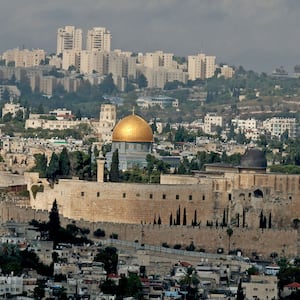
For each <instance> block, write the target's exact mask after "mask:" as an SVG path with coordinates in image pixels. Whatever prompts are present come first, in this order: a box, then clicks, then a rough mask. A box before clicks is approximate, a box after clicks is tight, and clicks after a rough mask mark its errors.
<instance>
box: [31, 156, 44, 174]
mask: <svg viewBox="0 0 300 300" xmlns="http://www.w3.org/2000/svg"><path fill="white" fill-rule="evenodd" d="M34 159H35V167H33V168H32V169H31V171H32V172H38V173H39V176H40V177H42V178H45V177H46V171H47V157H46V155H45V154H41V153H38V154H34Z"/></svg>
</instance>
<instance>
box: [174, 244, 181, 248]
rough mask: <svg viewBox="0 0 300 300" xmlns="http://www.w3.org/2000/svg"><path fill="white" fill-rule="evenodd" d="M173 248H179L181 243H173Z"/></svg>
mask: <svg viewBox="0 0 300 300" xmlns="http://www.w3.org/2000/svg"><path fill="white" fill-rule="evenodd" d="M173 248H174V249H181V245H180V244H175V245H174V247H173Z"/></svg>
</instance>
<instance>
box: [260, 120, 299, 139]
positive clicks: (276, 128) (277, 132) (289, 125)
mask: <svg viewBox="0 0 300 300" xmlns="http://www.w3.org/2000/svg"><path fill="white" fill-rule="evenodd" d="M263 128H264V129H265V130H267V131H268V132H269V133H270V134H271V135H272V136H277V137H280V136H281V135H282V134H283V133H284V132H286V131H287V132H288V135H289V137H290V138H292V139H293V138H296V137H297V131H298V125H297V121H296V118H279V117H274V118H271V119H267V120H265V121H264V122H263Z"/></svg>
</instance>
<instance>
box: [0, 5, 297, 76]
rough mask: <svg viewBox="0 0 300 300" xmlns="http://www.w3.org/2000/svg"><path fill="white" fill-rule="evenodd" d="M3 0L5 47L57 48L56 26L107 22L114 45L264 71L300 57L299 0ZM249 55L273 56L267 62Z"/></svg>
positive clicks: (1, 33) (0, 35) (1, 18)
mask: <svg viewBox="0 0 300 300" xmlns="http://www.w3.org/2000/svg"><path fill="white" fill-rule="evenodd" d="M3 1H4V3H1V10H0V28H1V30H0V40H1V46H0V52H3V51H5V50H6V49H9V48H14V47H17V46H22V45H23V44H24V45H25V46H26V47H27V48H38V47H40V48H44V49H46V50H47V51H53V50H54V49H56V31H57V29H58V28H59V27H62V26H65V25H74V26H76V27H80V28H83V29H84V30H85V31H86V30H87V29H89V28H91V27H94V26H103V27H107V28H108V29H109V30H110V31H111V33H112V37H113V38H112V45H113V47H114V48H121V49H123V50H132V51H143V52H145V51H153V50H158V49H161V50H164V51H168V52H173V53H175V54H177V55H188V54H195V53H197V52H199V51H201V50H202V51H205V52H206V53H208V54H212V55H216V56H217V60H218V61H223V62H224V61H227V62H230V63H232V64H243V62H245V63H246V62H247V64H249V67H250V68H253V69H255V68H257V69H263V70H265V71H271V70H270V69H271V68H272V67H273V65H276V64H277V65H285V64H287V65H292V64H297V63H299V62H300V57H298V56H297V52H298V49H299V46H300V45H299V43H300V42H299V38H298V35H299V34H298V27H299V24H298V23H299V17H300V1H298V0H285V1H282V0H272V1H269V0H251V1H249V0H213V1H212V0H201V1H199V0H185V1H182V0H151V1H149V0H104V1H96V0H84V1H82V0H81V1H79V0H63V1H61V0H52V1H41V0H24V1H20V0H3ZM249 53H256V54H257V55H259V54H260V53H261V56H263V57H264V56H266V55H267V56H268V57H266V59H265V63H263V61H264V60H263V59H261V56H259V59H258V58H257V57H256V56H253V55H249ZM283 54H284V55H283ZM235 59H238V60H239V61H234V60H235ZM258 61H260V63H258Z"/></svg>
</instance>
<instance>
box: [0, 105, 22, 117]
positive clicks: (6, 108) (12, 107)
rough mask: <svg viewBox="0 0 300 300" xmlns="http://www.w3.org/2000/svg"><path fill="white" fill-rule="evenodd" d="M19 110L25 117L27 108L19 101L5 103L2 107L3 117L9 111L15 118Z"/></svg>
mask: <svg viewBox="0 0 300 300" xmlns="http://www.w3.org/2000/svg"><path fill="white" fill-rule="evenodd" d="M18 111H22V113H23V117H24V113H25V108H24V107H22V106H21V105H20V104H19V103H16V104H14V103H5V104H4V106H3V108H2V117H3V116H5V115H6V114H8V113H11V115H12V117H13V118H14V117H15V116H16V114H17V112H18Z"/></svg>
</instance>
